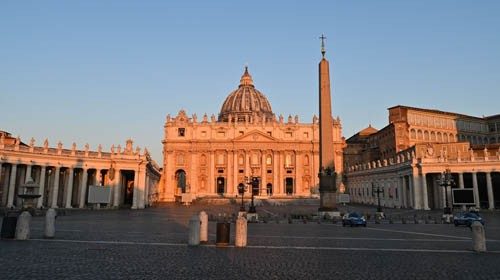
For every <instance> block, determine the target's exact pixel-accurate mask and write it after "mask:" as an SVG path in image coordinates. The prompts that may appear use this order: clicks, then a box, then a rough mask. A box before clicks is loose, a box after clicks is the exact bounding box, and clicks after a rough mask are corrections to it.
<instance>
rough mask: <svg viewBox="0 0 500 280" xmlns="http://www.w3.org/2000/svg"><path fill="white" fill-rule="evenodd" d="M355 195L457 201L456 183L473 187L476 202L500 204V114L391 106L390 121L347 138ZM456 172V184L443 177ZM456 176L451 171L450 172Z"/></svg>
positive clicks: (393, 200) (404, 202)
mask: <svg viewBox="0 0 500 280" xmlns="http://www.w3.org/2000/svg"><path fill="white" fill-rule="evenodd" d="M346 142H347V147H346V149H345V150H344V169H345V173H346V183H347V185H348V189H349V192H350V194H351V200H353V201H354V202H358V203H364V204H377V203H378V202H377V196H376V194H375V193H374V190H376V189H377V188H379V189H380V190H381V191H383V194H381V204H383V205H385V206H388V207H405V208H414V209H439V208H444V207H445V205H448V206H451V201H452V195H451V188H469V189H472V190H473V194H474V198H475V199H474V200H475V204H476V205H475V206H476V207H477V208H479V207H481V208H484V209H495V208H500V144H499V143H500V115H495V116H490V117H481V118H479V117H473V116H467V115H462V114H457V113H450V112H443V111H439V110H429V109H422V108H414V107H407V106H395V107H392V108H389V124H388V125H387V126H386V127H384V128H382V129H381V130H376V129H375V128H373V127H371V126H369V127H368V128H366V129H364V130H362V131H360V132H359V133H357V134H355V135H354V136H352V137H350V138H349V139H347V140H346ZM445 170H448V172H447V173H448V174H450V173H451V179H452V180H451V183H452V184H451V188H448V187H444V185H445V184H443V183H442V182H443V181H441V179H442V175H444V174H443V172H445ZM449 176H450V175H449Z"/></svg>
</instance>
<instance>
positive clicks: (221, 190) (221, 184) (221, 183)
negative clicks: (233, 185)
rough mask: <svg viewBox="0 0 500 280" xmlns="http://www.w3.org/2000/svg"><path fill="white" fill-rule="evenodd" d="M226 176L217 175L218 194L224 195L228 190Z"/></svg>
mask: <svg viewBox="0 0 500 280" xmlns="http://www.w3.org/2000/svg"><path fill="white" fill-rule="evenodd" d="M225 181H226V180H225V178H224V177H217V194H218V195H224V193H225V192H226V184H225Z"/></svg>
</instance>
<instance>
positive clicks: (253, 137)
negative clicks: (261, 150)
mask: <svg viewBox="0 0 500 280" xmlns="http://www.w3.org/2000/svg"><path fill="white" fill-rule="evenodd" d="M234 141H236V142H275V141H277V139H276V138H274V137H272V136H269V135H268V134H266V133H264V132H262V131H259V130H252V131H250V132H248V133H245V134H243V135H241V136H238V137H236V138H235V139H234Z"/></svg>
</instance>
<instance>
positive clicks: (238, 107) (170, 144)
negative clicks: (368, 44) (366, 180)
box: [160, 68, 345, 201]
mask: <svg viewBox="0 0 500 280" xmlns="http://www.w3.org/2000/svg"><path fill="white" fill-rule="evenodd" d="M332 133H333V142H332V143H329V144H330V145H331V146H332V147H334V148H333V150H334V159H335V166H337V167H338V168H337V170H336V171H337V173H339V174H341V173H342V166H343V165H342V156H343V155H342V149H343V146H344V145H345V141H344V139H343V137H342V129H341V123H340V120H339V119H338V118H337V119H334V120H333V129H332ZM162 143H163V174H162V182H161V187H160V189H161V191H160V200H162V201H174V200H176V199H178V198H179V197H181V196H182V195H183V194H190V195H191V196H192V197H193V198H198V197H225V198H234V197H236V196H237V195H238V187H237V186H238V185H240V184H241V185H246V186H248V185H249V184H248V182H249V180H251V178H257V179H258V181H259V187H258V190H253V192H254V194H255V195H257V196H259V197H261V198H268V197H274V198H287V197H288V198H298V197H311V195H312V194H314V193H316V192H317V188H318V183H319V180H318V172H319V120H318V118H317V117H316V116H314V117H313V118H312V122H311V123H303V122H300V121H299V118H298V116H295V117H292V116H288V118H286V119H285V118H284V117H283V116H282V115H280V116H279V117H276V115H275V114H274V113H273V111H272V109H271V104H270V103H269V101H268V99H267V98H266V96H265V95H264V94H263V93H262V92H260V91H259V90H257V89H256V88H255V86H254V83H253V80H252V77H251V75H250V74H249V72H248V68H245V71H244V73H243V75H242V77H241V79H240V84H239V86H238V88H237V89H235V90H234V91H232V92H231V93H230V94H229V95H228V96H227V98H226V100H224V102H223V103H222V107H221V110H220V112H219V114H218V116H217V117H216V116H215V115H212V116H210V117H208V116H207V115H206V114H205V115H203V117H201V118H198V117H197V115H196V114H192V115H191V116H189V115H188V114H187V112H186V111H184V110H180V111H179V113H178V114H177V115H176V116H172V117H171V116H170V115H168V116H167V118H166V121H165V125H164V139H163V141H162ZM338 177H339V182H338V183H340V178H341V177H342V176H338ZM250 191H251V190H250V188H247V189H246V190H245V193H247V194H248V193H249V192H250Z"/></svg>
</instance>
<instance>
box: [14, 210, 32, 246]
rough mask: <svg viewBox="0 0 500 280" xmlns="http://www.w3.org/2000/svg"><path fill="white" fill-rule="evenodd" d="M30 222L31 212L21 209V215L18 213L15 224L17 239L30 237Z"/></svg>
mask: <svg viewBox="0 0 500 280" xmlns="http://www.w3.org/2000/svg"><path fill="white" fill-rule="evenodd" d="M30 223H31V214H30V213H29V212H28V211H23V212H22V213H21V215H19V218H17V224H16V239H17V240H28V239H30Z"/></svg>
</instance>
